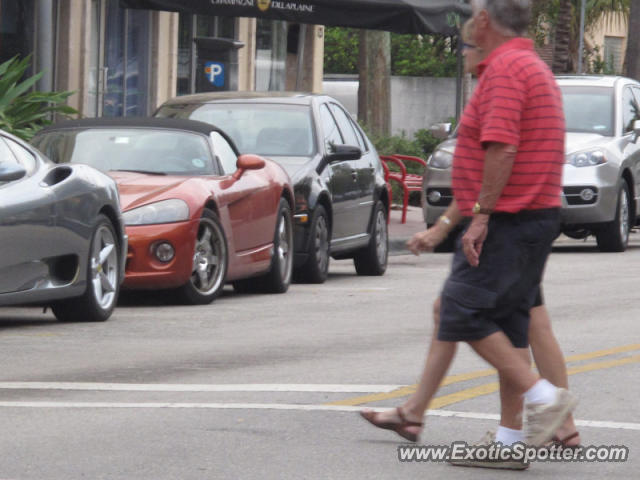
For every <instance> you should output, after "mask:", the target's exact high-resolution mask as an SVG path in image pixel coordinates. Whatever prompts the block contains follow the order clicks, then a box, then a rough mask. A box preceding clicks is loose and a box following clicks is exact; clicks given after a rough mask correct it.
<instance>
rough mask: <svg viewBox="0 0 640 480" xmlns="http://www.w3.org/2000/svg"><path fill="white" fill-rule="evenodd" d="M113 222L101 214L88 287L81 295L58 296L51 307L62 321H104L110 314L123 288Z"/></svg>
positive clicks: (91, 251) (93, 241)
mask: <svg viewBox="0 0 640 480" xmlns="http://www.w3.org/2000/svg"><path fill="white" fill-rule="evenodd" d="M116 239H117V236H116V231H115V229H114V227H113V224H112V223H111V221H110V220H109V218H107V217H106V216H105V215H102V214H100V215H98V216H97V219H96V224H95V226H94V228H93V234H92V235H91V245H90V246H89V257H88V259H87V273H86V277H85V278H86V281H87V288H86V290H85V292H84V294H83V295H82V296H80V297H76V298H70V299H66V300H59V301H57V302H55V303H53V304H52V305H51V310H53V313H54V314H55V316H56V317H57V318H58V320H62V321H73V322H81V321H84V322H102V321H105V320H106V319H108V318H109V317H110V316H111V312H113V309H114V308H115V306H116V303H117V301H118V293H119V292H120V277H119V275H120V273H119V272H120V258H121V255H120V248H121V246H120V244H119V243H118V241H117V240H116Z"/></svg>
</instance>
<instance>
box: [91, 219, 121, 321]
mask: <svg viewBox="0 0 640 480" xmlns="http://www.w3.org/2000/svg"><path fill="white" fill-rule="evenodd" d="M90 262H91V284H92V286H93V294H94V296H95V298H96V301H97V302H98V305H100V308H102V309H103V310H108V309H109V308H111V306H112V304H113V302H114V300H115V297H116V287H117V285H118V249H117V248H116V241H115V238H114V237H113V233H112V232H111V230H110V229H109V228H108V227H107V226H105V225H101V226H100V227H99V228H98V229H97V230H96V231H95V233H94V238H93V246H92V251H91V259H90Z"/></svg>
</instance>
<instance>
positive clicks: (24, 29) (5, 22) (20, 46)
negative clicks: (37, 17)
mask: <svg viewBox="0 0 640 480" xmlns="http://www.w3.org/2000/svg"><path fill="white" fill-rule="evenodd" d="M33 29H34V5H33V0H0V63H2V62H5V61H7V60H9V59H10V58H13V57H15V56H16V55H19V56H21V57H25V56H27V55H29V54H30V53H33V50H34V42H33V39H34V33H33Z"/></svg>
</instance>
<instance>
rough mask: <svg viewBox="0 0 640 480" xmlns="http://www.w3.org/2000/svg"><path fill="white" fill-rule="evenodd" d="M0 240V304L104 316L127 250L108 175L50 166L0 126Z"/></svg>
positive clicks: (87, 317) (84, 317) (74, 317)
mask: <svg viewBox="0 0 640 480" xmlns="http://www.w3.org/2000/svg"><path fill="white" fill-rule="evenodd" d="M0 240H1V242H2V243H1V245H2V248H1V250H0V306H1V305H16V304H40V305H48V306H51V309H52V310H53V312H54V314H55V315H56V317H57V318H58V319H59V320H64V321H104V320H106V319H107V318H109V316H110V315H111V312H112V311H113V309H114V307H115V305H116V301H117V298H118V292H119V290H120V283H121V282H122V279H123V278H124V263H125V258H126V257H125V256H126V252H127V237H126V235H125V233H124V227H123V222H122V216H121V213H120V206H119V200H118V191H117V188H116V184H115V182H114V181H113V180H112V179H111V178H109V177H108V176H106V175H104V174H103V173H101V172H99V171H97V170H95V169H93V168H91V167H89V166H86V165H79V164H73V165H69V164H65V165H55V164H54V163H52V162H50V161H49V160H48V159H46V158H45V157H44V156H43V155H42V154H41V153H40V152H38V151H37V150H35V149H33V148H32V147H30V146H29V145H27V144H25V143H24V142H22V141H20V140H19V139H17V138H16V137H14V136H11V135H9V134H7V133H5V132H2V131H0Z"/></svg>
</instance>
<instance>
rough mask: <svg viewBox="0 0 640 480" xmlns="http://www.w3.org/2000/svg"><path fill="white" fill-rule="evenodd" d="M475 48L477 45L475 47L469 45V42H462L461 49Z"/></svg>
mask: <svg viewBox="0 0 640 480" xmlns="http://www.w3.org/2000/svg"><path fill="white" fill-rule="evenodd" d="M475 48H478V47H476V46H475V45H471V44H470V43H463V44H462V49H463V50H473V49H475Z"/></svg>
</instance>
